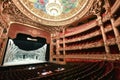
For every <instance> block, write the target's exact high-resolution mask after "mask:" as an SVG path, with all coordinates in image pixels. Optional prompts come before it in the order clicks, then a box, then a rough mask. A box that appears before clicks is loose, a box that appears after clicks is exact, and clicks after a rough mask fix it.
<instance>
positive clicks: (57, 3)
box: [13, 0, 94, 26]
mask: <svg viewBox="0 0 120 80" xmlns="http://www.w3.org/2000/svg"><path fill="white" fill-rule="evenodd" d="M13 2H14V3H15V5H16V6H17V7H18V9H20V10H21V12H23V13H24V14H25V15H26V16H28V17H29V18H31V19H32V20H34V21H36V22H39V23H41V24H43V25H49V26H65V25H67V24H71V23H72V22H74V21H75V20H73V19H74V18H75V17H77V20H79V19H80V18H81V17H82V16H84V15H85V13H87V11H88V10H89V9H90V7H91V6H92V3H93V2H94V0H13ZM16 3H18V4H16ZM22 9H24V10H22ZM28 14H29V15H28ZM33 17H34V18H33Z"/></svg>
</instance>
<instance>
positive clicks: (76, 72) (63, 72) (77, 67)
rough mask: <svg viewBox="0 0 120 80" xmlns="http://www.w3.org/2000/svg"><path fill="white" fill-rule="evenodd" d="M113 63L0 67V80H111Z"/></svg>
mask: <svg viewBox="0 0 120 80" xmlns="http://www.w3.org/2000/svg"><path fill="white" fill-rule="evenodd" d="M113 78H115V77H114V63H113V62H111V61H98V62H74V63H72V62H69V63H67V64H66V65H60V64H55V63H44V64H43V63H42V64H36V65H25V66H9V67H0V80H113Z"/></svg>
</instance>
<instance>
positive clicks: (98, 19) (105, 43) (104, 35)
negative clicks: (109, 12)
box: [97, 15, 110, 54]
mask: <svg viewBox="0 0 120 80" xmlns="http://www.w3.org/2000/svg"><path fill="white" fill-rule="evenodd" d="M97 21H98V25H99V26H100V29H101V33H102V37H103V42H104V47H105V51H106V53H107V54H109V53H110V49H109V46H108V44H107V37H106V34H105V30H104V26H103V22H102V19H101V16H100V15H97Z"/></svg>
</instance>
